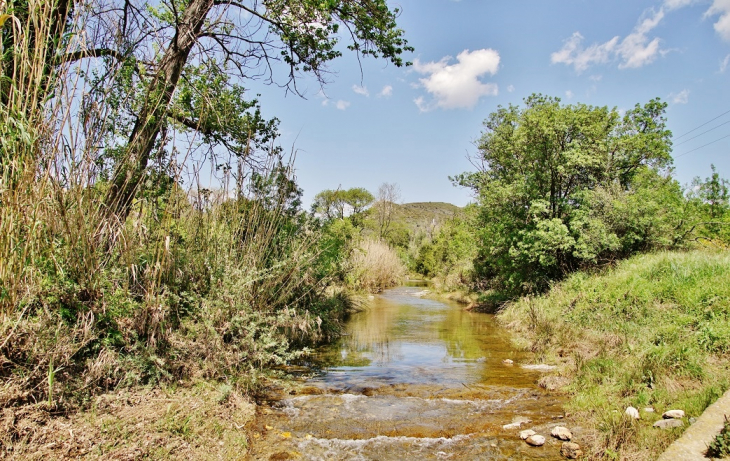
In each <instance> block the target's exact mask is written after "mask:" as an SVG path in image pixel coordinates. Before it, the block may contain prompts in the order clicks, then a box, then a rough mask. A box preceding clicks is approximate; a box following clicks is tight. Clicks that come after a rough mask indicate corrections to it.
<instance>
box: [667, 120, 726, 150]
mask: <svg viewBox="0 0 730 461" xmlns="http://www.w3.org/2000/svg"><path fill="white" fill-rule="evenodd" d="M728 123H730V120H728V121H727V122H723V123H721V124H719V125H717V126H716V127H715V128H710V129H709V130H707V131H703V132H702V133H700V134H698V135H696V136H693V137H691V138H689V139H685V140H684V141H682V142H680V143H679V144H675V145H674V147H677V146H681V145H682V144H684V143H687V142H690V141H692V140H693V139H697V138H699V137H700V136H702V135H703V134H705V133H709V132H710V131H712V130H716V129H718V128H720V127H721V126H723V125H727V124H728Z"/></svg>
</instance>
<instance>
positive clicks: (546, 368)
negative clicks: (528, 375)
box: [522, 363, 558, 371]
mask: <svg viewBox="0 0 730 461" xmlns="http://www.w3.org/2000/svg"><path fill="white" fill-rule="evenodd" d="M522 368H524V369H525V370H534V371H553V370H554V369H556V368H558V367H556V366H555V365H546V364H544V363H541V364H538V365H522Z"/></svg>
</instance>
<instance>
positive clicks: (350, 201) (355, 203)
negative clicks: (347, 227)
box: [343, 187, 375, 214]
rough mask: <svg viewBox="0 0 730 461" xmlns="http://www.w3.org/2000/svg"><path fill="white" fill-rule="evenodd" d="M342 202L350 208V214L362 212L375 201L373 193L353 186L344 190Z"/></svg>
mask: <svg viewBox="0 0 730 461" xmlns="http://www.w3.org/2000/svg"><path fill="white" fill-rule="evenodd" d="M343 200H344V202H345V203H346V204H347V205H349V206H350V208H351V209H352V214H358V213H362V212H363V211H364V210H365V208H367V207H369V206H370V205H372V203H373V202H374V201H375V197H373V194H371V193H370V192H368V190H367V189H364V188H362V187H353V188H351V189H348V190H346V191H344V197H343Z"/></svg>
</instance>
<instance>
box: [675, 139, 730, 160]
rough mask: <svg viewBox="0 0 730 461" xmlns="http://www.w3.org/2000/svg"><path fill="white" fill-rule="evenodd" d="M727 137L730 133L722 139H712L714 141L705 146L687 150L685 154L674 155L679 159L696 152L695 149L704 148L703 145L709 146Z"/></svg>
mask: <svg viewBox="0 0 730 461" xmlns="http://www.w3.org/2000/svg"><path fill="white" fill-rule="evenodd" d="M725 138H730V134H729V135H727V136H723V137H722V138H720V139H715V140H714V141H712V142H708V143H707V144H705V145H704V146H700V147H697V148H695V149H692V150H688V151H687V152H685V153H683V154H680V155H677V156H676V157H674V158H675V159H677V158H679V157H684V156H685V155H687V154H691V153H692V152H694V151H696V150H700V149H702V148H703V147H707V146H709V145H710V144H715V143H716V142H718V141H722V140H723V139H725Z"/></svg>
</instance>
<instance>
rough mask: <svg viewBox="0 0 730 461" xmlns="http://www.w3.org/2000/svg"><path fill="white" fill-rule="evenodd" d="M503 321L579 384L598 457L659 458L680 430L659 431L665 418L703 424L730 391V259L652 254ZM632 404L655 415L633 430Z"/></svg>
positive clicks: (578, 281) (575, 392) (521, 307)
mask: <svg viewBox="0 0 730 461" xmlns="http://www.w3.org/2000/svg"><path fill="white" fill-rule="evenodd" d="M499 318H500V320H501V321H502V322H503V323H504V324H506V325H508V326H509V327H510V328H512V329H513V330H515V331H516V332H518V333H519V341H520V342H521V344H522V345H523V346H525V347H526V348H529V349H531V350H533V351H534V352H535V353H537V355H538V357H540V358H541V359H543V360H545V361H549V362H554V363H559V364H561V368H560V374H562V375H564V376H567V377H569V378H571V380H572V384H571V385H570V386H569V387H568V388H567V390H568V391H569V392H570V393H571V394H572V399H571V402H570V404H569V406H570V410H572V411H575V412H577V413H578V414H579V415H581V417H582V418H584V419H585V422H586V424H588V425H589V426H592V427H594V428H595V431H596V434H597V435H596V442H595V444H594V446H593V447H592V450H593V452H594V454H595V455H597V456H605V457H608V458H609V459H610V458H611V456H613V455H611V453H614V454H615V456H618V457H619V458H621V459H624V458H636V459H652V457H653V456H656V454H657V453H659V452H660V451H661V450H662V449H663V448H664V447H665V446H666V445H667V444H668V443H670V442H671V440H672V439H673V438H674V437H676V436H677V435H678V433H679V432H681V431H675V432H663V431H662V432H657V431H656V430H655V429H653V428H652V427H651V423H653V422H654V420H656V419H657V418H660V417H661V413H662V412H663V411H664V410H667V409H670V408H681V409H683V410H685V412H686V413H687V417H696V416H699V415H700V414H701V413H702V411H704V409H705V408H706V407H707V406H708V405H710V404H711V403H712V402H713V401H714V400H715V399H717V398H718V397H719V396H720V395H722V392H724V390H725V389H727V388H728V384H729V383H728V381H729V380H728V377H729V376H730V373H729V372H728V369H729V368H730V360H728V359H729V358H730V253H728V252H709V251H693V252H686V253H679V252H673V253H670V252H667V253H657V254H648V255H641V256H637V257H634V258H631V259H629V260H626V261H623V262H621V263H619V264H618V265H617V266H616V267H615V268H612V269H609V270H606V271H604V272H602V273H596V274H587V273H576V274H574V275H572V276H571V277H569V278H568V279H567V280H565V281H564V282H562V283H559V284H557V285H556V286H554V287H553V288H552V289H551V290H550V292H549V293H547V294H546V295H544V296H540V297H536V298H523V299H521V300H519V301H517V302H514V303H511V304H510V305H508V306H507V307H506V308H505V309H504V310H503V311H502V312H501V313H500V314H499ZM629 405H631V406H634V407H636V408H639V409H643V408H645V407H653V408H655V409H656V412H655V413H645V414H644V413H643V412H642V420H641V421H639V422H638V423H636V424H633V425H631V426H630V427H629V428H627V427H626V423H625V422H623V421H621V419H622V418H621V416H620V415H622V414H623V411H624V409H625V408H626V407H627V406H629ZM617 415H618V416H617ZM617 441H618V442H617Z"/></svg>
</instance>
